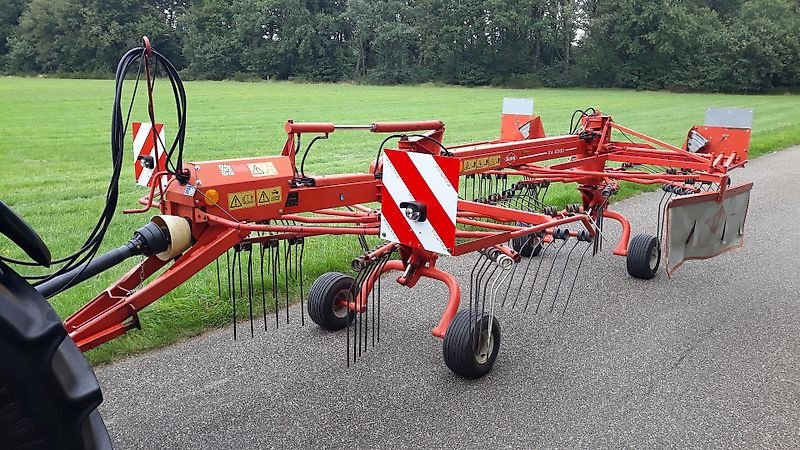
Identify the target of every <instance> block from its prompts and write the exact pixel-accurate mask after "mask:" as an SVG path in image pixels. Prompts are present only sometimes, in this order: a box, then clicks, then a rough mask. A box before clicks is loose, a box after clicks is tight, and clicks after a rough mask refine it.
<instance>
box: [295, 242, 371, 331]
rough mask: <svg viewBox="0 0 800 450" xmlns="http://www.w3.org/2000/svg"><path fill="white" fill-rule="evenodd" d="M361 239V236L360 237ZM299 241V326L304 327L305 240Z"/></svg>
mask: <svg viewBox="0 0 800 450" xmlns="http://www.w3.org/2000/svg"><path fill="white" fill-rule="evenodd" d="M362 237H363V236H362ZM299 239H300V265H299V271H300V273H299V275H298V276H299V277H300V326H301V327H304V326H305V325H306V312H305V289H304V287H305V286H304V281H303V255H304V254H305V251H306V240H305V239H304V238H299Z"/></svg>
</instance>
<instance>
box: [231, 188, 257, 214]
mask: <svg viewBox="0 0 800 450" xmlns="http://www.w3.org/2000/svg"><path fill="white" fill-rule="evenodd" d="M254 206H256V194H255V191H242V192H232V193H230V194H228V209H231V210H233V209H245V208H252V207H254Z"/></svg>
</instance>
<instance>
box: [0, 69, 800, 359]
mask: <svg viewBox="0 0 800 450" xmlns="http://www.w3.org/2000/svg"><path fill="white" fill-rule="evenodd" d="M163 83H164V82H163V80H162V84H161V86H160V88H161V90H162V92H161V94H160V95H158V96H157V99H156V106H157V117H158V118H161V120H167V123H168V125H167V126H168V132H169V131H171V130H174V127H172V128H170V127H171V119H170V117H171V116H169V113H171V112H172V110H173V106H172V103H171V101H172V100H171V97H170V96H169V94H168V93H167V92H166V89H165V88H166V87H167V86H166V85H165V84H163ZM131 86H132V83H131ZM113 88H114V86H113V82H111V81H105V80H57V79H35V78H0V111H2V112H3V113H2V116H0V160H2V166H0V167H2V169H1V171H0V173H2V176H0V198H2V199H3V200H4V201H5V202H7V203H8V204H10V205H11V206H12V207H13V208H14V209H16V210H17V211H18V212H19V213H20V214H21V215H22V216H23V217H24V218H25V219H26V220H28V221H29V223H30V224H31V225H32V226H33V227H34V228H35V229H36V230H37V231H39V233H40V234H41V235H42V237H43V238H44V240H45V242H47V243H48V245H49V246H50V248H51V250H52V252H53V254H54V256H62V255H64V254H66V253H68V252H71V251H73V250H74V249H75V248H77V247H78V246H79V245H80V244H81V243H82V242H83V240H84V239H85V237H86V235H87V234H88V232H89V231H90V230H91V227H92V226H93V225H94V223H95V221H96V220H97V217H98V215H99V213H100V210H101V208H102V205H103V201H104V194H105V188H106V185H107V182H108V177H109V174H110V170H111V161H110V149H109V128H110V123H111V104H112V100H113ZM186 89H187V95H188V129H187V141H186V155H187V158H188V159H189V160H190V161H191V160H207V159H224V158H236V157H246V156H256V155H272V154H277V153H279V152H280V149H281V148H282V145H283V142H284V139H285V134H284V132H283V128H282V125H283V123H284V122H285V120H286V119H289V118H292V119H295V120H298V121H333V122H337V123H355V124H361V123H370V122H373V121H377V120H416V119H441V120H443V121H444V122H445V123H446V124H447V132H446V136H445V138H446V143H451V144H452V143H459V142H466V141H472V140H482V139H487V138H493V137H495V136H496V135H497V134H498V128H499V118H500V106H501V101H502V98H503V97H533V98H534V99H535V100H536V112H537V113H538V114H540V115H541V116H542V118H543V121H544V125H545V130H546V131H547V133H548V134H562V133H564V132H565V131H566V129H567V127H568V125H569V118H570V115H571V114H572V112H573V111H574V110H575V109H577V108H585V107H588V106H594V107H596V108H599V109H601V110H602V111H604V112H606V113H610V114H611V115H612V116H613V117H614V119H615V120H616V121H617V122H619V123H621V124H623V125H626V126H628V127H631V128H634V129H636V130H639V131H642V132H644V133H647V134H649V135H652V136H655V137H658V138H661V139H663V140H666V141H668V142H672V143H675V144H679V143H681V142H682V140H683V138H684V137H685V135H686V132H687V130H688V129H689V127H690V126H692V125H694V124H699V123H702V120H703V114H704V111H705V108H706V107H709V106H720V107H753V108H755V124H754V131H753V141H752V145H751V153H750V155H751V157H754V156H756V155H759V154H762V153H765V152H769V151H774V150H779V149H781V148H784V147H787V146H789V145H792V144H796V143H800V128H799V127H797V125H796V123H795V118H794V116H793V115H792V113H793V112H794V110H795V109H796V106H797V105H798V98H797V96H791V95H781V96H735V95H716V94H713V95H712V94H708V95H706V94H672V93H667V92H635V91H626V90H594V89H593V90H589V89H536V90H507V89H494V88H461V87H435V86H411V87H405V86H404V87H375V86H356V85H348V84H293V83H234V82H189V83H187V86H186ZM144 98H145V96H144V92H143V91H141V92H140V101H139V102H138V104H137V105H136V108H135V111H138V114H136V113H135V114H134V116H133V117H134V119H138V120H144V119H146V115H145V110H144V102H143V100H144ZM380 140H381V137H380V136H376V135H371V134H368V133H364V132H337V133H335V134H334V135H332V137H331V139H330V140H329V141H324V142H321V143H319V144H318V145H316V146H315V148H314V150H312V152H313V153H312V154H311V155H310V156H309V160H308V162H307V168H306V172H312V173H340V172H346V171H365V170H366V168H367V166H368V164H369V162H370V160H371V159H372V158H374V155H375V152H376V150H377V145H378V144H379V143H380ZM131 159H132V156H131ZM123 171H124V177H123V184H122V186H121V199H120V204H119V207H118V211H121V210H122V209H124V208H129V207H133V206H136V198H138V197H139V196H141V195H143V191H142V189H141V188H137V187H136V186H134V183H133V176H132V164H128V165H127V166H126V167H124V168H123ZM551 191H552V189H551ZM626 192H627V194H630V193H631V191H630V190H628V191H626ZM553 198H562V199H564V198H565V196H564V195H563V194H561V193H558V192H556V194H555V196H554V197H553ZM146 219H147V218H146V217H145V216H143V215H122V214H121V213H120V214H119V215H118V216H117V217H116V218H115V219H114V222H113V223H112V225H111V228H110V230H109V234H108V236H107V239H106V242H105V244H104V248H105V249H109V248H112V247H116V246H118V245H120V244H121V243H123V242H125V241H127V239H128V238H129V237H130V235H131V232H132V231H133V230H135V229H136V228H138V227H139V226H140V225H141V224H143V223H144V222H145V221H146ZM306 252H307V255H306V261H307V263H308V264H307V265H306V266H305V270H306V280H307V281H306V286H307V287H308V286H310V283H311V281H313V279H314V278H315V277H316V276H317V275H319V274H320V273H322V272H325V271H329V270H346V268H347V267H348V265H349V261H350V259H351V258H352V257H353V256H355V255H356V254H358V253H359V250H358V245H357V243H356V242H355V239H353V238H349V239H344V238H337V239H331V238H317V239H314V240H312V241H311V242H309V243H308V244H307V248H306ZM0 253H2V254H4V255H12V256H18V255H19V253H18V252H17V251H16V250H14V249H13V248H12V246H11V245H10V244H9V243H8V242H7V241H6V240H5V239H3V240H2V241H0ZM131 264H132V263H131ZM123 266H124V267H119V268H117V270H111V271H109V272H107V273H105V274H103V275H101V276H99V277H96V278H95V279H93V280H91V281H89V282H86V283H84V284H83V285H81V286H78V287H76V288H74V289H72V290H70V291H68V292H65V293H63V294H60V295H59V296H57V297H56V298H54V299H53V300H52V303H53V305H54V306H55V308H56V309H57V311H58V312H59V313H60V314H61V315H62V316H66V315H68V314H69V313H71V312H72V311H74V310H75V309H77V308H78V307H79V306H81V305H82V304H84V303H85V302H86V301H87V300H88V299H90V298H92V297H93V296H94V295H95V294H96V293H97V292H98V291H100V290H102V289H103V288H104V287H106V286H107V285H108V284H109V283H111V282H112V281H113V280H114V279H115V278H117V277H118V276H119V275H120V274H121V273H122V272H124V271H126V270H128V268H129V267H130V265H126V264H123ZM240 311H241V309H240ZM230 315H231V306H230V302H229V301H228V300H227V299H226V298H222V299H220V298H218V296H217V284H216V273H215V272H214V271H213V266H212V267H211V268H209V269H206V270H205V271H203V272H202V273H201V274H200V275H198V276H196V277H195V278H194V279H192V280H191V281H189V282H188V283H185V284H184V285H183V286H181V288H179V289H177V290H176V291H174V292H173V293H171V294H170V295H169V296H168V297H166V298H164V299H162V300H160V301H158V302H156V303H155V304H154V305H152V306H151V307H150V308H148V309H147V310H145V311H144V312H143V313H142V314H141V319H142V325H143V327H144V330H143V331H135V332H132V333H129V334H128V335H127V336H125V337H123V338H120V339H117V340H116V341H114V342H112V343H109V344H106V345H104V346H102V347H100V348H98V349H96V350H93V351H91V352H89V354H88V356H89V359H90V360H91V361H92V362H94V363H101V362H107V361H110V360H112V359H114V358H117V357H120V356H123V355H127V354H130V353H132V352H135V351H140V350H143V349H148V348H154V347H158V346H162V345H164V344H167V343H169V342H173V341H175V340H177V339H181V338H185V337H188V336H193V335H196V334H198V333H201V332H203V331H204V330H206V329H208V328H210V327H219V326H223V325H225V324H228V323H230V320H231V317H230Z"/></svg>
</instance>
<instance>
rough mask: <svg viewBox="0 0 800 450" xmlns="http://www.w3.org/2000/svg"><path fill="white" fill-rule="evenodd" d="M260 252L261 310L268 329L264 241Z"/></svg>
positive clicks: (265, 328)
mask: <svg viewBox="0 0 800 450" xmlns="http://www.w3.org/2000/svg"><path fill="white" fill-rule="evenodd" d="M259 253H260V256H261V259H259V266H260V267H261V312H262V313H263V314H264V331H267V296H266V293H265V292H264V291H265V290H266V288H265V287H264V243H263V242H262V243H261V245H260V246H259Z"/></svg>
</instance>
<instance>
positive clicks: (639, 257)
mask: <svg viewBox="0 0 800 450" xmlns="http://www.w3.org/2000/svg"><path fill="white" fill-rule="evenodd" d="M660 262H661V245H660V244H659V242H658V238H657V237H655V236H651V235H649V234H637V235H636V236H634V237H633V239H631V241H630V244H628V258H627V266H628V274H630V276H632V277H634V278H640V279H642V280H649V279H651V278H653V277H654V276H656V272H657V271H658V265H659V264H660Z"/></svg>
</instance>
